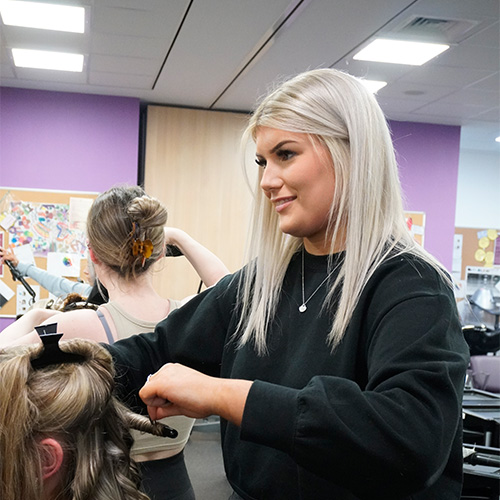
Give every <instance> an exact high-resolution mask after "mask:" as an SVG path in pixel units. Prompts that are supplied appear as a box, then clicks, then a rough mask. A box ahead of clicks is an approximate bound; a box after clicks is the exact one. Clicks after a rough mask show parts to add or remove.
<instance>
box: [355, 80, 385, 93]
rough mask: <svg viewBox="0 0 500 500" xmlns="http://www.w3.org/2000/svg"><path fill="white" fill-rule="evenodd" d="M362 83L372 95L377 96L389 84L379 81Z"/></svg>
mask: <svg viewBox="0 0 500 500" xmlns="http://www.w3.org/2000/svg"><path fill="white" fill-rule="evenodd" d="M361 83H362V84H363V85H364V86H365V87H366V88H367V89H368V90H369V91H370V92H371V93H372V94H376V93H377V92H378V91H379V90H380V89H381V88H383V87H385V86H386V85H387V82H382V81H379V80H364V79H362V80H361Z"/></svg>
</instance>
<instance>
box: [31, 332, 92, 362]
mask: <svg viewBox="0 0 500 500" xmlns="http://www.w3.org/2000/svg"><path fill="white" fill-rule="evenodd" d="M35 330H36V331H37V333H38V336H39V337H40V340H41V341H42V343H43V350H42V352H41V353H40V355H39V356H38V357H37V358H34V359H32V360H31V366H32V367H33V368H35V369H37V368H45V367H46V366H49V365H58V364H60V363H80V362H82V361H84V360H85V358H84V357H83V356H81V355H80V354H74V353H71V352H64V351H61V348H60V347H59V339H60V338H61V337H62V336H63V334H62V333H57V323H51V324H50V325H41V326H35Z"/></svg>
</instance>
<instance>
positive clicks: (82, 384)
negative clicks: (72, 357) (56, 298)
mask: <svg viewBox="0 0 500 500" xmlns="http://www.w3.org/2000/svg"><path fill="white" fill-rule="evenodd" d="M60 345H61V350H63V351H66V352H71V353H76V354H79V355H81V356H82V357H83V361H82V362H78V363H63V364H53V365H49V366H46V367H45V368H39V369H34V368H33V367H32V365H31V361H32V360H33V359H35V358H37V357H38V356H39V354H40V352H41V350H42V349H43V346H42V345H36V346H35V345H32V346H20V347H12V348H7V349H5V350H2V351H0V381H1V384H0V401H2V404H1V405H0V498H1V499H2V500H17V499H22V500H39V499H40V498H42V493H43V481H42V464H43V456H42V455H43V450H42V448H41V446H40V441H41V440H42V439H44V438H46V437H52V438H54V439H56V440H57V441H59V442H60V444H61V445H62V447H63V450H64V463H63V468H62V470H63V471H64V473H63V476H64V478H63V481H62V484H61V485H60V492H59V494H58V496H57V499H58V500H76V499H92V500H109V499H110V498H120V499H122V500H147V499H148V497H147V496H146V495H145V494H143V493H141V492H140V491H139V483H140V478H139V474H138V469H137V466H136V465H135V463H134V462H133V461H132V460H131V459H130V454H129V452H130V447H131V445H132V438H131V436H130V432H129V427H132V426H133V427H134V428H139V429H141V430H144V431H147V432H152V433H155V429H152V427H153V426H152V425H151V424H150V423H149V421H148V419H147V418H146V417H142V416H140V415H135V414H131V412H129V411H128V410H127V409H126V408H125V407H124V406H123V405H122V404H121V403H119V402H118V400H117V399H116V398H115V397H114V396H113V394H112V393H113V389H114V380H113V376H114V370H113V364H112V360H111V356H110V354H109V353H108V352H107V351H106V350H105V349H104V348H103V347H101V346H100V345H99V344H96V343H94V342H91V341H88V340H83V339H74V340H69V341H66V342H61V343H60Z"/></svg>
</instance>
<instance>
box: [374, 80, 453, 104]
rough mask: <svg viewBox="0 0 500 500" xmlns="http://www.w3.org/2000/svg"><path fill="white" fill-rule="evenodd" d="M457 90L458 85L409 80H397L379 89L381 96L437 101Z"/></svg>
mask: <svg viewBox="0 0 500 500" xmlns="http://www.w3.org/2000/svg"><path fill="white" fill-rule="evenodd" d="M456 90H457V87H445V86H441V85H430V84H426V83H415V82H413V81H411V80H410V79H409V80H397V81H395V82H392V83H391V84H389V85H387V86H386V87H384V88H382V89H380V90H379V92H378V95H379V96H380V98H384V97H385V96H389V97H390V98H394V99H405V100H409V101H435V100H436V99H440V98H441V97H443V96H447V95H449V94H451V93H453V92H455V91H456Z"/></svg>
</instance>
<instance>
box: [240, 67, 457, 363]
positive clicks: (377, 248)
mask: <svg viewBox="0 0 500 500" xmlns="http://www.w3.org/2000/svg"><path fill="white" fill-rule="evenodd" d="M260 127H270V128H274V129H279V130H286V131H289V132H296V133H303V134H307V135H308V136H309V138H310V140H311V142H312V144H313V145H314V144H315V143H317V141H319V142H320V144H323V145H324V146H326V148H327V149H328V150H329V152H330V155H331V159H332V164H333V169H334V173H335V188H334V193H333V202H332V206H331V208H330V213H329V219H328V227H327V242H326V243H327V244H329V245H330V259H329V269H331V265H332V256H333V254H334V248H335V246H336V242H338V241H339V240H340V239H341V238H343V239H344V245H343V247H344V250H345V258H344V261H343V264H342V267H341V269H340V272H339V275H338V277H337V279H336V280H335V281H334V283H332V284H331V286H330V290H329V293H328V295H327V298H326V300H325V304H324V307H329V306H331V304H332V302H333V299H334V297H335V296H337V297H339V301H338V308H337V310H336V312H335V316H334V320H333V324H332V328H331V331H330V332H329V333H328V335H327V338H326V340H327V343H328V344H329V345H330V347H331V349H332V350H333V349H335V347H336V346H337V345H338V344H339V342H340V341H341V340H342V337H343V335H344V333H345V330H346V328H347V326H348V324H349V321H350V319H351V317H352V314H353V312H354V309H355V307H356V304H357V303H358V300H359V297H360V295H361V293H362V291H363V289H364V287H365V285H366V283H367V282H368V280H369V279H370V277H371V276H372V275H373V273H374V272H375V270H376V269H377V268H378V267H379V266H380V264H381V263H382V262H383V261H384V259H386V258H387V257H388V256H389V255H397V254H401V253H410V254H413V255H416V256H419V257H421V258H422V259H424V260H425V261H426V262H429V263H430V264H431V265H432V266H433V267H434V268H435V269H436V270H437V271H438V273H439V274H440V275H441V276H442V277H443V278H444V279H445V280H446V281H447V282H448V283H449V278H448V276H447V274H446V272H445V271H444V269H443V268H442V267H441V265H440V264H439V263H438V262H437V261H436V260H435V259H434V258H433V257H432V256H431V255H430V254H429V253H427V252H426V251H425V250H424V249H423V248H422V247H420V246H419V245H417V244H416V243H415V241H414V239H413V237H412V236H411V234H410V232H409V230H408V228H407V225H406V221H405V218H404V212H403V203H402V194H401V186H400V182H399V176H398V167H397V163H396V158H395V154H394V148H393V144H392V140H391V136H390V132H389V128H388V125H387V122H386V119H385V116H384V114H383V112H382V110H381V109H380V106H379V105H378V103H377V101H376V99H375V98H374V96H373V95H372V94H371V93H370V92H369V91H368V90H367V89H366V88H365V87H364V85H363V84H362V83H361V81H360V80H359V79H357V78H355V77H352V76H350V75H348V74H346V73H343V72H341V71H337V70H334V69H317V70H312V71H308V72H305V73H302V74H300V75H298V76H296V77H295V78H293V79H291V80H289V81H287V82H285V83H283V84H282V85H281V86H279V87H278V88H277V89H276V90H274V91H273V92H271V93H270V94H269V95H268V96H267V97H266V98H265V99H264V100H263V101H262V103H261V104H260V105H259V106H258V108H257V109H256V111H255V112H254V114H253V115H252V117H251V118H250V121H249V124H248V126H247V129H246V130H245V132H244V134H243V138H242V149H243V150H245V149H246V147H247V145H248V142H249V140H250V139H253V140H254V141H255V139H256V134H257V133H258V130H259V128H260ZM261 176H262V174H260V175H259V178H258V179H257V185H256V187H255V190H254V191H255V193H254V210H253V216H252V223H251V231H250V238H249V245H248V250H247V257H248V259H249V261H250V263H249V264H248V266H247V270H246V272H245V273H243V274H242V278H241V280H240V286H239V299H240V301H241V304H242V309H241V310H242V316H241V318H240V322H239V325H238V335H239V345H240V346H242V345H244V344H246V343H247V342H252V343H253V344H254V346H255V349H256V351H257V352H258V353H259V354H261V355H263V354H265V353H266V352H267V348H266V333H267V328H268V325H269V324H271V322H272V319H273V317H274V314H275V311H276V307H277V303H278V300H279V297H280V290H281V286H282V283H283V278H284V275H285V272H286V269H287V267H288V265H289V263H290V260H291V258H292V256H293V254H294V253H295V252H297V250H298V249H300V247H301V245H302V238H297V237H293V236H290V235H286V234H283V233H282V232H281V231H280V230H279V217H278V215H277V213H276V211H275V210H274V208H273V207H272V205H271V203H270V202H269V200H268V199H267V197H266V196H265V195H264V194H263V192H262V190H261V188H260V185H259V183H260V178H261Z"/></svg>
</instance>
